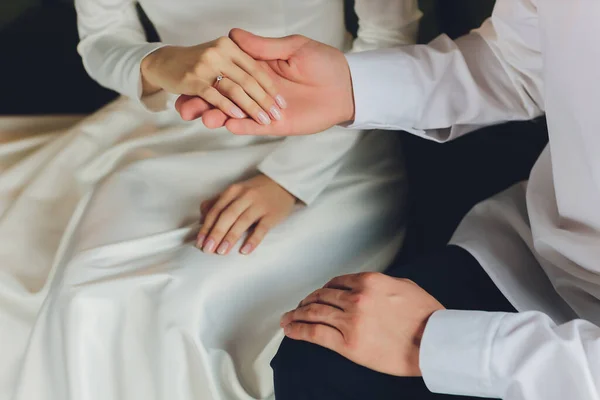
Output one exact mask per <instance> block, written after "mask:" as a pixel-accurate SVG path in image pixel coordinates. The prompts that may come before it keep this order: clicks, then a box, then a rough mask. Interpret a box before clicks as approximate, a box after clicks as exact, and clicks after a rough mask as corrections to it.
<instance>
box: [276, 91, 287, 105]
mask: <svg viewBox="0 0 600 400" xmlns="http://www.w3.org/2000/svg"><path fill="white" fill-rule="evenodd" d="M275 101H276V102H277V105H278V106H279V107H281V108H287V101H285V99H284V98H283V96H281V95H280V94H278V95H277V96H275Z"/></svg>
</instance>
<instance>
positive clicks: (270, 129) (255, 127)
mask: <svg viewBox="0 0 600 400" xmlns="http://www.w3.org/2000/svg"><path fill="white" fill-rule="evenodd" d="M284 122H285V121H283V122H279V121H277V122H274V123H272V124H270V125H262V124H258V123H256V121H253V120H251V119H249V118H246V119H230V120H228V121H227V122H225V127H226V128H227V130H228V131H229V132H231V133H233V134H236V135H256V136H267V135H269V136H285V135H286V129H284V128H282V124H284Z"/></svg>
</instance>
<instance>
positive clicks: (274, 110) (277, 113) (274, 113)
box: [271, 106, 281, 121]
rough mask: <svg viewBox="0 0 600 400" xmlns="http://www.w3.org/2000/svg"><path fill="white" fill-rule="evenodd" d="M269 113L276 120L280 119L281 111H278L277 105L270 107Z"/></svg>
mask: <svg viewBox="0 0 600 400" xmlns="http://www.w3.org/2000/svg"><path fill="white" fill-rule="evenodd" d="M271 115H272V116H273V118H275V119H276V120H277V121H281V112H280V111H279V109H278V108H277V107H275V106H273V107H271Z"/></svg>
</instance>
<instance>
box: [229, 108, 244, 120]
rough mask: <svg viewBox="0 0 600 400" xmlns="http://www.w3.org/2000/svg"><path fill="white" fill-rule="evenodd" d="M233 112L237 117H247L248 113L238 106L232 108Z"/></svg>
mask: <svg viewBox="0 0 600 400" xmlns="http://www.w3.org/2000/svg"><path fill="white" fill-rule="evenodd" d="M231 114H233V116H234V117H236V118H246V114H244V112H243V111H242V110H241V109H240V108H238V107H233V108H232V109H231Z"/></svg>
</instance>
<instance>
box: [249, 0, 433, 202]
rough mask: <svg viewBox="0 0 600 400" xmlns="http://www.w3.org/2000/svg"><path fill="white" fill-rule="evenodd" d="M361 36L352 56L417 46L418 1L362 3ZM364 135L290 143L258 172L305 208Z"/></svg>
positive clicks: (337, 134) (336, 134)
mask: <svg viewBox="0 0 600 400" xmlns="http://www.w3.org/2000/svg"><path fill="white" fill-rule="evenodd" d="M355 7H356V13H357V15H358V18H359V26H360V28H359V31H358V37H357V39H356V40H355V41H354V44H353V47H352V51H363V50H371V49H382V48H388V47H394V46H401V45H408V44H414V43H415V41H416V35H417V30H418V24H419V20H420V18H421V16H422V14H421V12H420V11H419V7H418V4H417V0H357V1H356V2H355ZM361 136H362V132H360V131H357V132H350V131H347V130H342V129H338V128H334V129H331V130H330V131H327V132H323V133H322V134H319V135H310V136H294V137H289V138H286V139H285V140H284V141H283V142H282V143H281V145H280V146H278V147H277V149H276V150H275V151H273V153H271V154H270V155H269V156H268V157H267V158H266V159H265V160H264V161H263V162H262V163H261V164H260V166H259V170H260V171H261V172H262V173H264V174H265V175H267V176H269V177H270V178H271V179H273V180H275V181H276V182H277V183H278V184H279V185H281V186H282V187H284V188H285V189H286V190H288V191H289V192H290V193H292V194H293V195H294V196H296V197H297V198H298V199H300V200H301V201H303V202H304V203H306V204H309V203H311V202H312V201H313V200H315V199H316V198H317V197H318V195H319V194H320V193H321V192H322V191H323V190H324V189H325V188H326V187H327V185H328V184H329V182H330V181H331V179H332V178H333V177H334V176H335V174H336V173H337V172H338V170H339V168H340V167H341V165H342V163H343V160H344V156H345V155H346V153H347V152H348V151H350V149H351V148H352V147H353V146H354V145H355V144H356V143H357V142H358V141H359V140H360V138H361Z"/></svg>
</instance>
